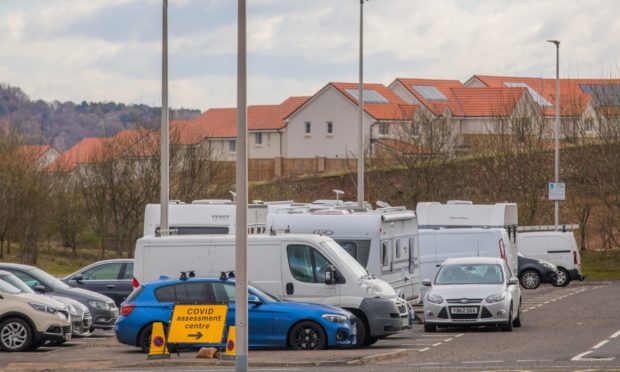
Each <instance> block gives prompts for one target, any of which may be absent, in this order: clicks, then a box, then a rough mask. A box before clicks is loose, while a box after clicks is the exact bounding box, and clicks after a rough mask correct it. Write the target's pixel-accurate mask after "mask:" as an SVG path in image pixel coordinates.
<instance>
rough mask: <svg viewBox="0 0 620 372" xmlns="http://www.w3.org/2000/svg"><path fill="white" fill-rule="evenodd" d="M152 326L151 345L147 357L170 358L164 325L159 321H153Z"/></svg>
mask: <svg viewBox="0 0 620 372" xmlns="http://www.w3.org/2000/svg"><path fill="white" fill-rule="evenodd" d="M152 327H153V328H152V330H151V347H150V348H149V356H148V359H165V358H170V353H168V347H167V345H166V334H165V333H164V325H163V324H162V323H161V322H155V323H153V326H152Z"/></svg>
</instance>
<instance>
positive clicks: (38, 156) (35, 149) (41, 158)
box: [18, 145, 61, 170]
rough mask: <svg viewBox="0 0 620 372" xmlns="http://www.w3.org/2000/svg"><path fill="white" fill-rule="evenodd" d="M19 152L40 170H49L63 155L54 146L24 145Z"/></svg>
mask: <svg viewBox="0 0 620 372" xmlns="http://www.w3.org/2000/svg"><path fill="white" fill-rule="evenodd" d="M18 151H19V152H20V154H21V155H22V156H24V157H25V158H26V159H27V161H29V162H32V164H33V166H34V167H35V168H36V169H38V170H43V169H45V168H47V167H48V166H49V165H50V164H51V163H52V162H54V160H56V159H57V158H58V157H59V156H60V155H61V152H60V151H59V150H58V149H57V148H55V147H54V146H52V145H23V146H20V148H19V149H18Z"/></svg>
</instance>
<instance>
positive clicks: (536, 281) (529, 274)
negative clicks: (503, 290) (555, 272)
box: [519, 270, 540, 289]
mask: <svg viewBox="0 0 620 372" xmlns="http://www.w3.org/2000/svg"><path fill="white" fill-rule="evenodd" d="M519 279H520V281H521V285H522V286H523V288H525V289H536V288H538V286H539V285H540V274H539V273H538V271H536V270H525V271H524V272H522V273H521V277H520V278H519Z"/></svg>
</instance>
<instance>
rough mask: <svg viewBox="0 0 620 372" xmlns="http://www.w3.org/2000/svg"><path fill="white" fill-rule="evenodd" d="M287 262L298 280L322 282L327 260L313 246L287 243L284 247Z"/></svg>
mask: <svg viewBox="0 0 620 372" xmlns="http://www.w3.org/2000/svg"><path fill="white" fill-rule="evenodd" d="M286 252H287V254H288V264H289V267H290V269H291V274H292V275H293V277H294V278H295V279H297V280H299V281H300V282H306V283H322V282H323V281H324V280H325V270H326V268H327V265H329V261H328V260H327V259H326V258H325V257H323V255H322V254H320V253H319V252H317V251H316V250H315V249H314V248H312V247H309V246H306V245H289V246H288V247H287V248H286Z"/></svg>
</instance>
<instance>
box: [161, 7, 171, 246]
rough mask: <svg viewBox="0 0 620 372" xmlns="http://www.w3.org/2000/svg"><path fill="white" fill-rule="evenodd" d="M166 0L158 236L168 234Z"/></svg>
mask: <svg viewBox="0 0 620 372" xmlns="http://www.w3.org/2000/svg"><path fill="white" fill-rule="evenodd" d="M168 120H169V117H168V0H163V19H162V56H161V130H160V132H161V138H160V140H161V169H160V176H161V180H160V185H161V192H160V198H161V200H160V220H159V233H160V236H168V232H169V226H168V199H169V198H170V195H169V186H168V184H169V174H168V166H169V165H168V163H169V144H168V142H169V140H170V139H169V134H168V126H169V123H168Z"/></svg>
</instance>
